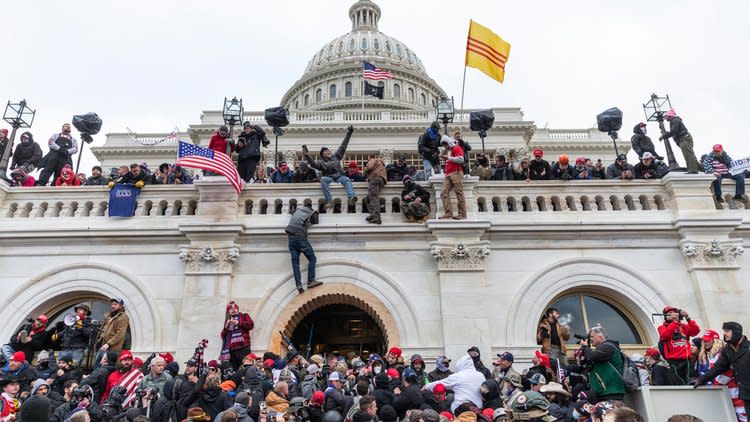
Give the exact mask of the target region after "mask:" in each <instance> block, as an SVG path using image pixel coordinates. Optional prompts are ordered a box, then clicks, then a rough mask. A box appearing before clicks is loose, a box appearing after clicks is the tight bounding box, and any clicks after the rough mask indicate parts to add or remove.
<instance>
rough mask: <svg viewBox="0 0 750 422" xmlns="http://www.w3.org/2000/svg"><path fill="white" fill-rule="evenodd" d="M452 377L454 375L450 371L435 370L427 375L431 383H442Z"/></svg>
mask: <svg viewBox="0 0 750 422" xmlns="http://www.w3.org/2000/svg"><path fill="white" fill-rule="evenodd" d="M451 375H453V371H451V370H450V369H449V370H447V371H445V372H443V371H441V370H440V369H437V368H435V369H433V370H432V371H430V373H428V374H427V380H428V381H429V382H435V381H440V380H441V379H445V378H448V377H449V376H451Z"/></svg>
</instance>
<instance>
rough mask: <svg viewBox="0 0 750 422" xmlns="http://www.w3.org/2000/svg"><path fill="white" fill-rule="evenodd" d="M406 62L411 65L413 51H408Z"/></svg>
mask: <svg viewBox="0 0 750 422" xmlns="http://www.w3.org/2000/svg"><path fill="white" fill-rule="evenodd" d="M406 61H407V62H409V64H411V51H409V50H406Z"/></svg>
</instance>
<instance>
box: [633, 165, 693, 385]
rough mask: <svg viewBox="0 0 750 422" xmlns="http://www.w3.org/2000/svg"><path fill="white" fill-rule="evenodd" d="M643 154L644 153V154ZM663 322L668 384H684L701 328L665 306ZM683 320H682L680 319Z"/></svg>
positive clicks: (661, 335)
mask: <svg viewBox="0 0 750 422" xmlns="http://www.w3.org/2000/svg"><path fill="white" fill-rule="evenodd" d="M644 155H645V154H644ZM662 313H663V314H664V323H663V324H662V325H661V326H659V348H660V349H661V350H662V355H664V359H665V360H666V361H667V363H669V368H670V371H669V378H670V380H669V381H670V385H686V384H687V383H688V382H689V381H690V372H691V371H690V362H689V360H688V359H689V358H690V346H691V344H690V337H693V336H696V335H698V333H700V331H701V329H700V327H699V326H698V324H697V323H696V322H695V321H694V320H692V319H690V315H688V313H687V311H685V310H683V309H677V308H675V307H674V306H666V307H665V308H664V310H663V311H662ZM683 319H684V320H685V322H682V320H683Z"/></svg>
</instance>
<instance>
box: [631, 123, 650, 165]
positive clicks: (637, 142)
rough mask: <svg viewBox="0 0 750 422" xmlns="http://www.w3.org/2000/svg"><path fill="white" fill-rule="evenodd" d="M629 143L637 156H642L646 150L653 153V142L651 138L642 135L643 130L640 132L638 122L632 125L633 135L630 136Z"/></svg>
mask: <svg viewBox="0 0 750 422" xmlns="http://www.w3.org/2000/svg"><path fill="white" fill-rule="evenodd" d="M630 145H632V146H633V151H635V153H636V154H638V156H639V157H640V156H642V155H643V153H644V152H646V151H648V152H650V153H651V154H653V155H656V154H654V152H655V150H654V143H653V142H651V138H649V137H648V136H646V135H644V134H643V132H641V124H640V123H638V124H637V125H635V127H633V136H632V137H631V138H630Z"/></svg>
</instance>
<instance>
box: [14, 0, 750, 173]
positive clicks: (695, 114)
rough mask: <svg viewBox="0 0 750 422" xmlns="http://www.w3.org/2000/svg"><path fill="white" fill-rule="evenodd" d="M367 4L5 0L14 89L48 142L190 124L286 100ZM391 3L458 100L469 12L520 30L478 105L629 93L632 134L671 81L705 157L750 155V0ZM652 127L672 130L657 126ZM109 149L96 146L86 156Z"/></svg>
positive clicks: (549, 115) (558, 112)
mask: <svg viewBox="0 0 750 422" xmlns="http://www.w3.org/2000/svg"><path fill="white" fill-rule="evenodd" d="M353 3H354V0H318V1H311V2H306V1H300V0H296V1H294V0H275V1H268V2H260V1H240V0H212V1H204V0H149V1H145V0H129V1H118V2H115V1H101V0H71V1H65V2H62V1H58V0H33V1H15V2H5V4H3V8H2V11H3V18H2V24H0V28H1V29H0V31H1V33H2V35H0V51H2V56H1V57H2V61H1V64H0V101H2V103H3V105H4V104H5V103H6V102H7V101H8V100H12V101H18V100H20V99H21V98H26V99H27V101H28V102H29V104H30V105H31V106H32V107H33V108H36V109H37V117H36V120H35V122H34V126H33V128H32V132H33V133H34V135H35V137H36V139H37V140H39V141H45V140H46V139H47V138H48V137H49V135H50V134H52V133H53V132H55V131H57V130H58V129H59V126H60V124H61V123H62V122H66V121H70V119H71V117H72V115H74V114H80V113H85V112H88V111H94V112H97V113H99V115H100V116H101V117H102V119H103V120H104V127H103V130H102V134H100V135H98V136H96V137H95V139H96V143H97V144H101V143H103V142H104V135H103V133H105V132H123V131H125V127H126V126H127V127H129V128H130V129H132V130H134V131H136V132H140V133H144V132H168V131H170V130H171V129H172V128H174V127H175V126H178V127H179V128H180V129H182V130H185V129H186V128H187V127H188V125H189V124H191V123H197V122H198V121H199V118H200V113H201V111H202V110H205V109H213V110H216V109H220V108H221V103H222V101H223V98H224V97H225V96H229V97H231V96H234V95H236V96H238V97H242V98H243V99H244V102H245V104H246V106H245V109H246V110H262V109H264V108H266V107H270V106H274V105H278V103H279V101H280V99H281V97H282V95H283V94H284V93H285V92H286V90H287V89H288V88H289V87H290V86H291V85H292V84H293V83H294V82H295V81H296V80H297V79H298V78H299V77H300V76H301V75H302V72H303V71H304V69H305V66H306V65H307V62H308V61H309V60H310V58H312V56H313V54H314V53H315V52H316V51H317V50H318V49H320V48H321V47H322V46H323V45H324V44H326V43H327V42H329V41H330V40H332V39H333V38H335V37H337V36H339V35H342V34H344V33H346V32H348V31H349V30H350V29H351V22H350V21H349V17H348V9H349V7H350V6H351V4H353ZM376 3H377V4H378V5H379V6H380V7H381V9H382V12H383V13H382V17H381V20H380V25H379V27H380V30H381V31H382V32H385V33H386V34H389V35H391V36H393V37H395V38H397V39H399V40H400V41H402V42H403V43H405V44H406V45H407V46H409V47H410V48H411V49H412V50H413V51H414V52H415V53H416V54H417V55H418V56H419V57H420V58H421V60H422V62H423V63H424V65H425V67H426V69H427V72H428V73H429V74H430V76H431V77H432V78H433V79H435V80H436V81H437V83H438V84H440V85H441V86H442V87H443V89H444V90H445V91H446V92H447V93H448V94H449V95H453V96H454V97H456V101H457V102H458V101H459V97H460V95H461V77H462V72H463V56H464V48H465V43H466V33H467V28H468V22H469V19H470V18H473V19H474V20H476V21H477V22H479V23H481V24H483V25H485V26H487V27H489V28H491V29H492V30H494V31H495V32H496V33H498V34H500V35H501V36H502V37H503V38H505V40H506V41H508V42H510V43H511V45H512V49H511V53H510V59H509V61H508V64H507V68H506V70H507V72H506V78H505V84H503V85H500V84H498V83H496V82H495V81H493V80H491V79H489V78H488V77H486V76H485V75H484V74H482V73H481V72H479V71H478V70H474V69H469V71H468V76H467V87H466V99H465V105H466V106H467V107H492V106H496V107H497V106H499V107H503V106H520V107H521V108H522V109H523V110H524V112H525V117H526V119H528V120H533V121H535V122H536V124H537V125H538V126H540V127H544V126H545V125H546V124H549V127H551V128H586V127H591V126H593V125H594V123H595V116H596V114H598V113H599V112H601V111H602V110H604V109H606V108H609V107H612V106H617V107H620V108H621V109H622V110H623V111H624V124H623V130H622V132H621V133H622V136H623V138H624V140H626V141H629V137H630V135H629V134H630V132H631V128H632V127H633V125H634V124H636V123H637V122H639V121H641V120H643V118H644V117H643V109H642V103H643V102H644V101H646V100H647V99H648V97H649V95H650V94H651V93H652V92H656V93H659V94H665V93H668V94H669V95H670V97H671V99H672V102H673V105H674V106H675V108H676V109H677V112H678V113H679V114H680V115H681V116H682V117H683V119H684V121H685V123H686V125H687V127H688V128H689V130H690V132H691V133H692V134H693V137H694V139H695V142H696V155H698V156H700V155H701V154H702V153H705V152H707V151H708V150H709V149H710V146H711V145H712V144H714V143H723V144H724V145H725V148H726V149H727V151H728V152H729V153H730V155H732V156H733V157H734V158H741V157H745V156H748V155H750V146H748V141H747V140H745V139H744V138H743V137H744V136H746V133H747V127H746V126H747V123H746V119H747V107H746V103H747V97H748V95H749V94H750V83H749V82H748V77H747V69H746V65H747V63H748V59H747V58H746V54H747V49H748V46H750V42H749V41H750V31H748V29H747V28H748V26H747V21H746V20H747V17H748V16H750V13H749V12H750V2H748V1H746V0H744V1H724V2H711V1H701V0H689V1H687V0H682V1H679V2H678V1H665V2H653V1H641V0H638V1H635V0H629V1H626V2H625V1H619V2H615V1H601V0H597V1H576V2H561V1H543V2H541V1H524V2H511V1H498V0H463V1H459V2H447V1H446V2H436V1H428V0H409V1H403V0H400V1H397V0H376ZM742 28H745V29H744V30H743V29H742ZM2 125H4V123H0V127H4V126H2ZM650 130H651V135H652V136H653V137H654V138H656V137H658V136H656V132H657V130H658V129H657V128H656V126H655V125H652V126H650ZM738 136H739V138H738ZM657 150H659V151H663V147H661V146H657ZM631 154H632V153H631ZM677 155H678V160H679V161H681V162H682V160H681V156H680V154H679V153H678V154H677ZM93 162H94V159H93V155H92V154H91V153H90V151H89V150H88V149H87V151H86V155H84V163H88V164H90V163H93ZM87 167H88V166H87ZM87 173H88V171H87Z"/></svg>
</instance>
